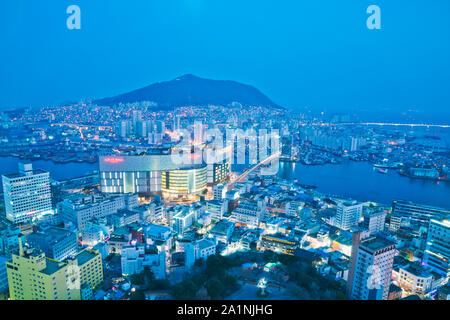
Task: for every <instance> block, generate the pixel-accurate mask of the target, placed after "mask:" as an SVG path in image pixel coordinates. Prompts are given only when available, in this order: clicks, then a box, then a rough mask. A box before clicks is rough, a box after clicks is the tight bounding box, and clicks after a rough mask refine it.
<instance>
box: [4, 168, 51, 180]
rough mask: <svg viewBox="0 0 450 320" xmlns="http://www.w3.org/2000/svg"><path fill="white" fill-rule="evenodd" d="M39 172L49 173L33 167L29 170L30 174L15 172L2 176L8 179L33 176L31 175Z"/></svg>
mask: <svg viewBox="0 0 450 320" xmlns="http://www.w3.org/2000/svg"><path fill="white" fill-rule="evenodd" d="M39 174H49V172H48V171H44V170H41V169H34V170H32V171H30V174H25V173H21V172H16V173H8V174H4V175H3V176H4V177H6V178H8V179H17V178H24V177H29V176H33V175H39Z"/></svg>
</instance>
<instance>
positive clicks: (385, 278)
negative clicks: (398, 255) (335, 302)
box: [347, 230, 396, 300]
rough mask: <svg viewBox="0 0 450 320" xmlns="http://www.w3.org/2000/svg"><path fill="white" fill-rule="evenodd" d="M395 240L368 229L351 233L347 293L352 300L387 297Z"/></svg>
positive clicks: (383, 298)
mask: <svg viewBox="0 0 450 320" xmlns="http://www.w3.org/2000/svg"><path fill="white" fill-rule="evenodd" d="M395 248H396V244H395V242H393V241H391V240H388V239H386V238H383V237H381V236H369V232H368V231H366V230H365V231H356V232H354V234H353V244H352V256H351V260H350V269H349V275H348V281H347V294H348V297H349V298H350V299H354V300H386V299H387V298H388V295H389V287H390V285H391V281H392V268H393V264H394V256H395Z"/></svg>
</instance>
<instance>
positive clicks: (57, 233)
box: [27, 227, 74, 245]
mask: <svg viewBox="0 0 450 320" xmlns="http://www.w3.org/2000/svg"><path fill="white" fill-rule="evenodd" d="M73 235H74V233H73V232H72V231H70V230H67V229H63V228H58V227H49V228H47V229H45V230H41V231H38V232H34V233H30V234H29V235H28V236H27V240H32V239H36V240H37V239H41V240H43V241H45V242H47V243H48V244H50V245H53V244H56V243H58V242H59V241H62V240H64V239H66V238H68V237H71V236H73Z"/></svg>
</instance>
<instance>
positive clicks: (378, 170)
mask: <svg viewBox="0 0 450 320" xmlns="http://www.w3.org/2000/svg"><path fill="white" fill-rule="evenodd" d="M377 172H379V173H384V174H386V173H388V169H383V168H377Z"/></svg>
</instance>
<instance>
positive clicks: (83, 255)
mask: <svg viewBox="0 0 450 320" xmlns="http://www.w3.org/2000/svg"><path fill="white" fill-rule="evenodd" d="M97 255H98V252H95V251H91V250H84V251H81V252H80V253H78V254H77V255H76V256H75V259H76V260H77V261H78V265H79V266H82V265H83V264H85V263H86V262H88V261H90V260H92V259H94V258H95V257H96V256H97Z"/></svg>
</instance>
